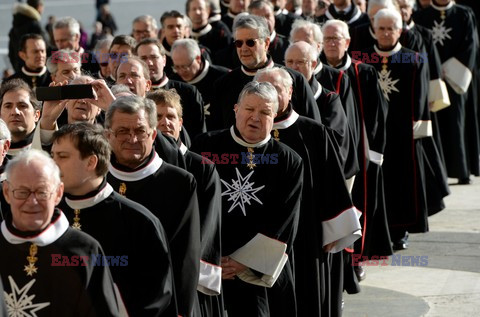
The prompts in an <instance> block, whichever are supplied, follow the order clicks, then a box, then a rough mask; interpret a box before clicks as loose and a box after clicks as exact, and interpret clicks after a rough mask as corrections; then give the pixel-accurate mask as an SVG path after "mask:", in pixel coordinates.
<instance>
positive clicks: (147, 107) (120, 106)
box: [104, 95, 157, 129]
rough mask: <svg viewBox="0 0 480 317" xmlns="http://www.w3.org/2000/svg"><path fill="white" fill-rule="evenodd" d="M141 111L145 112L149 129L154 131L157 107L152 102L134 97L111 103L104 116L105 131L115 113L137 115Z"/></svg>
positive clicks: (108, 127) (121, 98)
mask: <svg viewBox="0 0 480 317" xmlns="http://www.w3.org/2000/svg"><path fill="white" fill-rule="evenodd" d="M141 110H143V111H145V117H146V119H147V122H148V125H149V128H151V129H155V128H156V127H157V106H156V105H155V103H154V102H153V100H150V99H147V98H143V97H139V96H136V95H135V96H123V97H119V98H117V99H116V100H115V101H114V102H112V104H111V105H110V107H109V108H108V110H107V113H106V114H105V123H104V125H105V129H110V128H111V127H112V124H113V122H112V119H113V116H114V115H115V113H116V112H120V113H126V114H137V113H138V112H139V111H141Z"/></svg>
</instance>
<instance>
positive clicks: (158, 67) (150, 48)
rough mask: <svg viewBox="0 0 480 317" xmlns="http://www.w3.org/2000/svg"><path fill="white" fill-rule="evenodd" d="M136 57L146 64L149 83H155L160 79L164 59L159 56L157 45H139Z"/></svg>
mask: <svg viewBox="0 0 480 317" xmlns="http://www.w3.org/2000/svg"><path fill="white" fill-rule="evenodd" d="M137 55H138V57H140V59H141V60H142V61H144V62H145V63H146V64H147V66H148V72H149V75H150V80H151V81H153V82H156V81H159V80H160V79H162V77H163V69H164V67H165V58H164V57H163V56H162V54H160V49H159V48H158V46H157V45H155V44H146V45H140V46H139V47H138V49H137Z"/></svg>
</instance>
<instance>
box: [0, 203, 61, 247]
mask: <svg viewBox="0 0 480 317" xmlns="http://www.w3.org/2000/svg"><path fill="white" fill-rule="evenodd" d="M68 226H69V224H68V220H67V217H65V215H64V214H63V212H61V211H60V216H59V217H58V218H57V219H55V220H54V221H52V222H51V223H50V224H49V225H48V226H47V228H45V229H44V230H43V231H42V232H40V233H39V234H38V235H36V236H32V237H19V236H16V235H14V234H13V233H11V232H10V230H8V228H7V224H6V223H5V221H3V222H2V225H1V230H2V234H3V236H4V237H5V240H7V241H8V242H9V243H11V244H21V243H25V242H31V243H35V244H37V245H38V246H40V247H44V246H47V245H49V244H52V243H53V242H55V241H57V240H58V238H60V237H61V236H62V235H63V234H64V233H65V231H67V229H68Z"/></svg>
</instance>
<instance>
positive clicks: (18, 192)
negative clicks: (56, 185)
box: [12, 189, 53, 201]
mask: <svg viewBox="0 0 480 317" xmlns="http://www.w3.org/2000/svg"><path fill="white" fill-rule="evenodd" d="M12 193H13V197H14V198H15V199H20V200H27V199H28V197H30V195H31V194H34V195H35V199H36V200H37V201H45V200H48V199H49V198H50V197H51V196H52V194H53V192H49V191H45V190H38V191H37V190H36V191H31V190H28V189H14V190H12Z"/></svg>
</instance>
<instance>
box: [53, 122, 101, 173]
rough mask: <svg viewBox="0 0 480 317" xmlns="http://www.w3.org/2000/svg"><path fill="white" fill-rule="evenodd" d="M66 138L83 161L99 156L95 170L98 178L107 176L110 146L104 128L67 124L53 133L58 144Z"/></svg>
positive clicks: (95, 125)
mask: <svg viewBox="0 0 480 317" xmlns="http://www.w3.org/2000/svg"><path fill="white" fill-rule="evenodd" d="M64 138H70V140H71V141H72V143H73V144H74V146H75V148H76V149H77V150H78V151H79V152H80V157H81V158H82V159H85V158H87V157H89V156H91V155H96V156H97V158H98V163H97V166H96V168H95V173H96V174H97V176H105V175H106V174H107V172H108V163H109V162H110V144H109V143H108V140H107V138H106V137H105V134H104V130H103V127H102V126H100V125H98V124H91V123H87V122H77V123H73V124H66V125H63V126H62V127H61V128H60V129H59V130H57V131H55V132H54V133H53V139H52V141H53V143H57V142H58V141H59V140H61V139H64Z"/></svg>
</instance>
